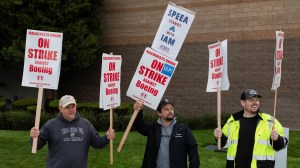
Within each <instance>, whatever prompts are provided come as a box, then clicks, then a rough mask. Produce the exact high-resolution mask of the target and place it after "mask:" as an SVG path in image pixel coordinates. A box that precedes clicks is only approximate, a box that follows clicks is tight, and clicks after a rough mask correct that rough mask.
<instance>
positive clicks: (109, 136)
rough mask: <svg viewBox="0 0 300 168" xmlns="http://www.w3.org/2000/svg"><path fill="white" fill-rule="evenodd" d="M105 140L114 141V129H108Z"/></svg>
mask: <svg viewBox="0 0 300 168" xmlns="http://www.w3.org/2000/svg"><path fill="white" fill-rule="evenodd" d="M106 137H107V139H114V138H115V130H114V129H108V130H107V132H106Z"/></svg>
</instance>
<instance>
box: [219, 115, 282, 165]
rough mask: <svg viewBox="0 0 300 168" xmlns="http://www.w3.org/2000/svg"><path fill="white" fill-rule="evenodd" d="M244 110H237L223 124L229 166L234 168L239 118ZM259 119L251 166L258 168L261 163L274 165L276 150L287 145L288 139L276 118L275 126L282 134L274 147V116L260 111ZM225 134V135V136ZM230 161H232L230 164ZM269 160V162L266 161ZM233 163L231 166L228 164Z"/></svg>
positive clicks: (223, 138) (223, 139)
mask: <svg viewBox="0 0 300 168" xmlns="http://www.w3.org/2000/svg"><path fill="white" fill-rule="evenodd" d="M243 113H244V111H243V110H242V111H240V112H237V113H235V114H233V115H232V116H231V117H230V118H229V119H228V120H227V123H226V124H225V125H224V126H223V128H222V132H223V136H222V145H225V144H226V143H224V141H226V142H227V144H228V149H227V167H233V168H234V165H235V164H234V161H235V157H236V152H237V147H238V140H239V129H240V122H239V119H240V118H241V117H242V115H243ZM258 115H259V119H258V124H257V127H256V131H255V138H254V148H253V154H252V162H251V168H257V167H260V166H261V165H264V167H265V166H266V165H270V162H271V165H270V166H267V167H272V168H273V167H274V165H275V150H276V151H278V150H280V149H283V148H285V147H286V145H287V143H288V141H287V138H285V137H284V131H283V128H282V126H281V124H280V123H279V122H278V120H277V119H275V124H274V128H275V130H277V131H278V134H279V135H280V136H279V138H278V140H277V141H274V144H273V147H272V141H271V138H270V135H271V132H272V127H273V123H274V118H273V117H272V116H270V115H269V114H265V113H261V112H258ZM224 136H225V137H224ZM228 162H231V163H230V164H228ZM266 162H268V163H266ZM228 165H231V166H228Z"/></svg>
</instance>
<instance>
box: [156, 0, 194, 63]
mask: <svg viewBox="0 0 300 168" xmlns="http://www.w3.org/2000/svg"><path fill="white" fill-rule="evenodd" d="M194 18H195V12H193V11H190V10H188V9H185V8H183V7H181V6H177V5H176V4H173V3H171V2H170V3H169V5H168V7H167V9H166V11H165V14H164V16H163V19H162V21H161V23H160V25H159V28H158V31H157V33H156V36H155V38H154V41H153V43H152V46H151V48H153V49H154V50H156V51H158V52H160V53H162V54H164V55H166V56H167V57H169V58H172V59H174V60H176V57H177V55H178V53H179V51H180V49H181V46H182V44H183V41H184V39H185V37H186V35H187V33H188V31H189V29H190V27H191V25H192V23H193V20H194Z"/></svg>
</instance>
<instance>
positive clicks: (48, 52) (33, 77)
mask: <svg viewBox="0 0 300 168" xmlns="http://www.w3.org/2000/svg"><path fill="white" fill-rule="evenodd" d="M62 40H63V34H62V33H57V32H47V31H39V30H29V29H28V30H27V34H26V47H25V59H24V69H23V80H22V86H28V87H36V88H47V89H57V88H58V82H59V75H60V64H61V53H62V52H61V51H62Z"/></svg>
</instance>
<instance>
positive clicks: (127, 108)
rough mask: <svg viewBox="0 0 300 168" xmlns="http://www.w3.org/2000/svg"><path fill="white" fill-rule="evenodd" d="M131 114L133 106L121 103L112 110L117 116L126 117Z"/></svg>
mask: <svg viewBox="0 0 300 168" xmlns="http://www.w3.org/2000/svg"><path fill="white" fill-rule="evenodd" d="M132 112H133V104H132V103H121V105H120V106H119V107H117V108H115V109H114V113H115V114H116V115H117V116H119V115H127V114H132Z"/></svg>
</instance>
